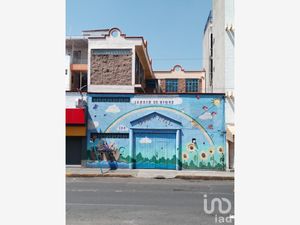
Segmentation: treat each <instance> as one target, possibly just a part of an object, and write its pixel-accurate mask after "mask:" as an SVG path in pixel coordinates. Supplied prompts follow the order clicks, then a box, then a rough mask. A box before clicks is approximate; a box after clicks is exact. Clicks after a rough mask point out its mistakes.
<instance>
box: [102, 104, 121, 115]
mask: <svg viewBox="0 0 300 225" xmlns="http://www.w3.org/2000/svg"><path fill="white" fill-rule="evenodd" d="M105 112H108V113H118V112H120V109H119V107H118V106H116V105H110V106H108V108H107V109H106V110H105Z"/></svg>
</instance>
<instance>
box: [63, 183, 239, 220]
mask: <svg viewBox="0 0 300 225" xmlns="http://www.w3.org/2000/svg"><path fill="white" fill-rule="evenodd" d="M233 187H234V182H233V181H195V180H193V181H187V180H180V179H143V178H141V179H138V178H109V177H107V178H67V183H66V222H67V224H68V225H71V224H72V225H76V224H81V225H82V224H85V225H87V224H91V225H94V224H101V225H123V224H132V225H167V224H168V225H169V224H170V225H206V224H234V222H233V221H234V219H230V218H229V217H228V216H229V215H230V214H231V215H233V214H234V213H233V212H234V193H233V189H234V188H233ZM205 194H206V195H207V197H205V196H204V195H205ZM215 197H218V198H227V199H229V200H230V202H231V204H232V208H231V211H230V212H229V213H227V214H224V215H223V214H221V213H220V212H219V211H218V207H216V208H215V211H214V212H213V213H212V214H207V213H205V211H204V199H207V202H208V209H211V207H210V205H211V204H210V203H211V200H212V199H213V198H215ZM222 203H223V204H224V206H223V205H222V207H223V208H222V209H225V208H226V207H227V205H226V204H225V203H224V202H223V201H222ZM216 215H217V217H216ZM226 217H227V219H226ZM226 220H227V223H226ZM224 221H225V222H224ZM229 221H231V222H229Z"/></svg>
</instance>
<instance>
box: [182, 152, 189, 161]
mask: <svg viewBox="0 0 300 225" xmlns="http://www.w3.org/2000/svg"><path fill="white" fill-rule="evenodd" d="M182 158H183V160H186V161H187V160H188V159H189V154H187V153H186V152H184V153H182Z"/></svg>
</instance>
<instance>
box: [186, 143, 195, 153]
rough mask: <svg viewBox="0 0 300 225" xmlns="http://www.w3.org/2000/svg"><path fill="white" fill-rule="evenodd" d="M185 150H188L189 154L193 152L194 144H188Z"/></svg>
mask: <svg viewBox="0 0 300 225" xmlns="http://www.w3.org/2000/svg"><path fill="white" fill-rule="evenodd" d="M187 150H188V151H189V152H194V151H195V150H196V146H195V144H194V143H190V144H188V145H187Z"/></svg>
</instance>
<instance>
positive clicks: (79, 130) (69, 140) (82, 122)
mask: <svg viewBox="0 0 300 225" xmlns="http://www.w3.org/2000/svg"><path fill="white" fill-rule="evenodd" d="M85 103H86V93H81V94H80V93H78V92H69V91H68V92H66V165H78V164H79V165H80V164H81V160H82V159H83V158H85V157H86V132H87V127H86V118H87V117H86V104H85Z"/></svg>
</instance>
